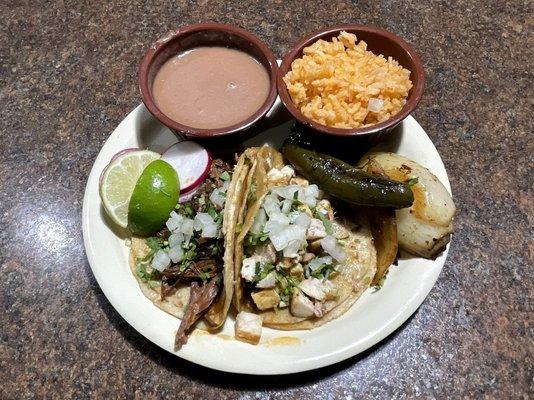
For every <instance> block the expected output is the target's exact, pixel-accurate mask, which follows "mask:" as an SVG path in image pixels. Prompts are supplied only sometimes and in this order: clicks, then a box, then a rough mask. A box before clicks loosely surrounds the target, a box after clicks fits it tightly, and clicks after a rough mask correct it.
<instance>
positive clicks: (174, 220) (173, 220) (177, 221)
mask: <svg viewBox="0 0 534 400" xmlns="http://www.w3.org/2000/svg"><path fill="white" fill-rule="evenodd" d="M183 219H184V217H182V216H181V215H179V214H177V213H176V211H171V214H170V215H169V219H168V220H167V222H166V223H165V225H167V228H168V229H169V230H170V231H171V232H172V231H174V230H176V229H178V228H179V227H180V225H181V223H182V220H183Z"/></svg>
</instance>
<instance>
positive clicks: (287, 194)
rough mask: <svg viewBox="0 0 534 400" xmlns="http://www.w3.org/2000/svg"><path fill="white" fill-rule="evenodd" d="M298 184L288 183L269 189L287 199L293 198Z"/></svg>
mask: <svg viewBox="0 0 534 400" xmlns="http://www.w3.org/2000/svg"><path fill="white" fill-rule="evenodd" d="M299 189H300V186H298V185H288V186H276V187H273V188H272V189H271V192H272V193H274V194H276V195H278V196H280V197H282V198H284V199H288V200H293V197H294V196H295V192H298V191H299Z"/></svg>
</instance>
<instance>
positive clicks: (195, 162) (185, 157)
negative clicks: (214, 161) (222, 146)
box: [161, 140, 211, 194]
mask: <svg viewBox="0 0 534 400" xmlns="http://www.w3.org/2000/svg"><path fill="white" fill-rule="evenodd" d="M161 159H162V160H164V161H166V162H168V163H169V164H170V165H171V166H172V167H173V168H174V169H175V170H176V173H177V174H178V179H179V181H180V192H181V193H182V194H184V193H187V192H189V191H191V190H193V189H195V188H197V187H198V186H199V185H200V184H201V183H202V182H204V180H205V179H206V176H207V175H208V172H209V170H210V167H211V156H210V154H209V153H208V151H207V150H206V149H205V148H204V147H202V146H201V145H199V144H198V143H195V142H192V141H189V140H185V141H182V142H179V143H175V144H173V145H172V146H171V147H169V148H168V149H167V150H165V152H164V153H163V155H162V156H161Z"/></svg>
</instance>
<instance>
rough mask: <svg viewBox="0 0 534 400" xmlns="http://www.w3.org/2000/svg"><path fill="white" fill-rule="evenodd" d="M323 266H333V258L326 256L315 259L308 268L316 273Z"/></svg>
mask: <svg viewBox="0 0 534 400" xmlns="http://www.w3.org/2000/svg"><path fill="white" fill-rule="evenodd" d="M323 264H327V265H328V264H332V257H330V256H324V257H315V258H314V259H313V260H311V261H310V262H309V263H308V268H309V269H310V270H311V271H315V270H317V269H319V268H320V267H321V265H323Z"/></svg>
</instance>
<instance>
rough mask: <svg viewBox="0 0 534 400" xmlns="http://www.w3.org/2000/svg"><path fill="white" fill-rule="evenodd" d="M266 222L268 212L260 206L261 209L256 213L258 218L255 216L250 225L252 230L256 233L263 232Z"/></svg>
mask: <svg viewBox="0 0 534 400" xmlns="http://www.w3.org/2000/svg"><path fill="white" fill-rule="evenodd" d="M266 222H267V214H266V213H265V210H264V209H263V208H260V211H258V214H257V215H256V218H254V222H253V224H252V226H251V227H250V232H251V233H254V234H256V235H257V234H259V233H261V232H263V228H264V227H265V223H266Z"/></svg>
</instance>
